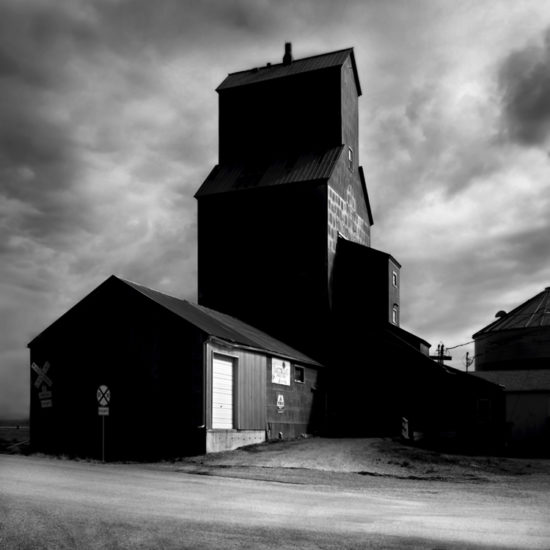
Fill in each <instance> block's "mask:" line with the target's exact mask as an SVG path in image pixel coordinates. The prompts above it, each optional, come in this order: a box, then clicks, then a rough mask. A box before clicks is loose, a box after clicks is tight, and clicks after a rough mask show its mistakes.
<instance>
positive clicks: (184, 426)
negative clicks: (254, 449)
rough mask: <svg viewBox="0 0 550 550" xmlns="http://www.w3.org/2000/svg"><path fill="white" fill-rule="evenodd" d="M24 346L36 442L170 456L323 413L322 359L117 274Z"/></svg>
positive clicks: (52, 448) (231, 444)
mask: <svg viewBox="0 0 550 550" xmlns="http://www.w3.org/2000/svg"><path fill="white" fill-rule="evenodd" d="M29 348H30V352H31V359H30V361H31V445H32V447H33V449H34V450H35V451H43V452H49V453H57V454H67V455H70V456H87V457H96V458H105V459H106V460H115V459H117V460H118V459H133V460H136V459H138V460H139V459H145V460H146V459H153V458H159V457H174V456H182V455H190V454H198V453H204V452H213V451H222V450H228V449H234V448H237V447H239V446H243V445H247V444H252V443H257V442H261V441H264V440H265V439H266V438H267V439H270V438H287V437H296V436H299V435H300V434H307V433H313V432H315V431H316V430H317V428H318V426H319V425H320V424H321V422H322V420H323V416H324V402H325V399H324V397H323V394H322V390H321V373H322V365H321V364H320V363H318V362H316V361H314V360H312V359H310V358H309V357H307V356H306V355H304V354H303V353H301V352H299V351H296V350H295V349H293V348H291V347H289V346H287V345H286V344H284V343H282V342H280V341H279V340H276V339H274V338H272V337H271V336H269V335H267V334H265V333H264V332H261V331H259V330H257V329H255V328H254V327H251V326H250V325H247V324H246V323H243V322H241V321H239V320H238V319H235V318H234V317H230V316H228V315H225V314H222V313H219V312H217V311H214V310H211V309H209V308H206V307H202V306H198V305H196V304H193V303H190V302H188V301H185V300H181V299H178V298H175V297H173V296H169V295H167V294H163V293H161V292H158V291H155V290H152V289H149V288H146V287H144V286H142V285H139V284H136V283H133V282H130V281H126V280H124V279H121V278H119V277H116V276H111V277H109V278H108V279H107V280H106V281H105V282H103V283H102V284H101V285H100V286H99V287H97V288H96V289H95V290H94V291H92V292H91V293H90V294H89V295H88V296H86V297H85V298H84V299H83V300H81V301H80V302H79V303H78V304H76V305H75V306H74V307H73V308H72V309H70V310H69V311H68V312H67V313H65V314H64V315H63V316H62V317H60V318H59V319H58V320H57V321H55V322H54V323H53V324H52V325H50V326H49V327H48V328H47V329H46V330H44V331H43V332H42V333H41V334H39V335H38V336H37V337H36V338H34V339H33V340H32V342H30V343H29Z"/></svg>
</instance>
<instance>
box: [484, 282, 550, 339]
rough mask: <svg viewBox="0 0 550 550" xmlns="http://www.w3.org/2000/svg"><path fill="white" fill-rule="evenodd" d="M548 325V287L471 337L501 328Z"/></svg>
mask: <svg viewBox="0 0 550 550" xmlns="http://www.w3.org/2000/svg"><path fill="white" fill-rule="evenodd" d="M539 327H550V287H546V288H545V289H544V290H543V291H542V292H540V293H539V294H537V295H536V296H534V297H533V298H531V299H529V300H527V301H526V302H524V303H523V304H521V305H519V306H518V307H516V308H515V309H513V310H512V311H510V312H509V313H507V314H506V315H504V316H502V317H499V318H498V319H497V320H496V321H493V322H492V323H491V324H489V325H487V326H486V327H485V328H483V329H481V330H480V331H478V332H476V333H475V334H474V335H473V338H477V337H478V336H481V335H483V334H487V333H490V332H498V331H501V330H511V329H523V328H529V329H530V328H539Z"/></svg>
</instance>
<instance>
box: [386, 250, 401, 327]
mask: <svg viewBox="0 0 550 550" xmlns="http://www.w3.org/2000/svg"><path fill="white" fill-rule="evenodd" d="M394 272H395V274H396V276H397V286H394V284H393V273H394ZM387 285H388V322H389V323H393V306H394V305H396V306H397V323H395V324H396V325H397V326H399V324H400V321H399V319H400V317H401V304H400V301H399V295H400V286H401V273H400V270H399V267H398V266H397V265H395V263H394V262H392V260H391V259H389V258H388V280H387Z"/></svg>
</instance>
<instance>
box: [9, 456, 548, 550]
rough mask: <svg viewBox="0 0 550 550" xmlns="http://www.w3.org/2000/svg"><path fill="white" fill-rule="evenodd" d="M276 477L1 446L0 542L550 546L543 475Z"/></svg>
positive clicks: (24, 545) (66, 544)
mask: <svg viewBox="0 0 550 550" xmlns="http://www.w3.org/2000/svg"><path fill="white" fill-rule="evenodd" d="M278 475H279V481H276V482H274V481H258V480H251V479H236V478H226V477H221V476H220V475H216V476H211V475H196V474H189V473H183V472H178V471H170V470H166V469H162V468H159V467H157V466H156V465H128V464H111V465H104V464H98V463H90V462H77V461H70V460H59V459H52V458H43V457H22V456H8V455H1V456H0V547H1V548H7V549H10V548H21V549H23V548H29V549H30V548H32V549H41V548H44V549H45V548H169V549H171V548H193V549H201V548H260V549H264V548H326V549H333V548H334V549H336V548H338V549H341V548H434V549H435V548H438V549H439V548H550V521H549V519H550V491H549V485H548V483H547V482H546V484H545V483H539V484H534V485H533V484H529V485H528V486H525V487H523V486H521V484H518V483H516V484H515V485H514V487H513V488H507V487H506V486H505V485H503V484H496V483H495V484H491V483H479V482H478V483H467V482H462V483H452V482H438V481H419V480H404V479H396V478H392V479H384V478H380V477H374V478H368V477H367V476H359V475H357V474H346V475H348V476H351V477H350V478H349V479H358V480H359V478H360V481H361V482H360V483H358V484H357V486H356V487H354V486H353V483H347V484H345V486H339V485H337V484H323V483H320V481H321V478H316V480H317V481H316V482H315V483H313V484H304V483H303V480H302V483H294V482H293V480H292V476H289V477H288V479H287V480H285V477H284V473H281V472H280V471H279V474H278ZM304 475H306V474H304ZM353 476H355V477H353ZM275 477H276V476H275Z"/></svg>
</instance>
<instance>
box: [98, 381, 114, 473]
mask: <svg viewBox="0 0 550 550" xmlns="http://www.w3.org/2000/svg"><path fill="white" fill-rule="evenodd" d="M96 397H97V403H98V405H99V406H98V407H97V414H98V415H99V416H101V461H102V462H105V417H106V416H109V406H108V405H109V402H110V401H111V390H110V389H109V388H108V387H107V386H104V385H102V386H99V388H97V392H96Z"/></svg>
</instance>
